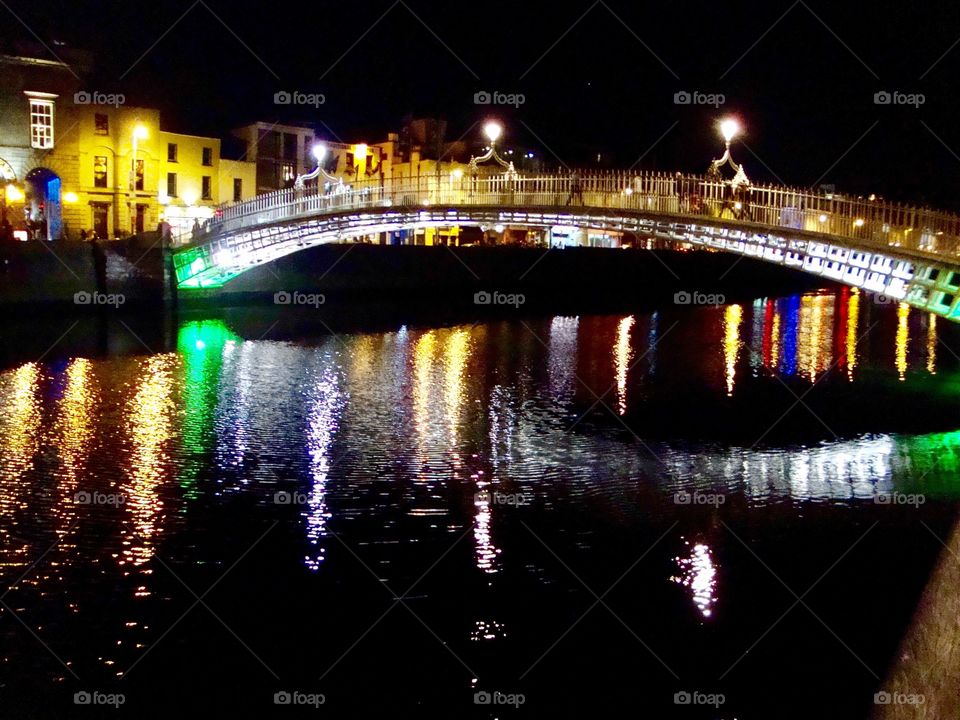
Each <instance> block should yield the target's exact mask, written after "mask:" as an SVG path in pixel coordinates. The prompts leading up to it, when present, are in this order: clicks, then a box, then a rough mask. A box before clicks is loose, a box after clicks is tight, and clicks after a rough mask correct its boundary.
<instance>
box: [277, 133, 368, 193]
mask: <svg viewBox="0 0 960 720" xmlns="http://www.w3.org/2000/svg"><path fill="white" fill-rule="evenodd" d="M364 147H366V146H364ZM310 154H311V155H313V159H314V160H316V161H317V166H316V167H315V168H314V169H313V170H311V171H310V172H308V173H307V174H305V175H297V177H296V178H295V179H294V181H293V187H294V190H296V191H297V192H303V190H304V189H305V188H306V181H307V180H313V179H314V178H318V177H320V176H321V175H323V177H324V178H325V179H326V180H327V181H328V182H331V183H336V184H338V185H341V184H342V181H341V180H340V178H336V177H334V176H333V175H331V174H330V173H328V172H327V171H326V170H324V169H323V161H324V160H325V159H326V157H327V146H326V145H324V144H323V143H321V142H318V143H315V144H314V146H313V147H312V148H310ZM321 185H322V183H320V182H319V181H318V182H317V192H318V193H319V192H320V186H321Z"/></svg>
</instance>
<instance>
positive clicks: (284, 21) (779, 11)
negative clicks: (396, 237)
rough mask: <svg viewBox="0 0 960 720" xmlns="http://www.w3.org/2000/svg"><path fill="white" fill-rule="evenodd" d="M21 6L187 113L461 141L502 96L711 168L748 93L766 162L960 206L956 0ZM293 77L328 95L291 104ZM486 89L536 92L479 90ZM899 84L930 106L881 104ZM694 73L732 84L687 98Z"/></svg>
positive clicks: (740, 153) (526, 126) (572, 161)
mask: <svg viewBox="0 0 960 720" xmlns="http://www.w3.org/2000/svg"><path fill="white" fill-rule="evenodd" d="M0 16H3V18H4V19H3V22H2V23H0V36H2V37H3V38H4V40H6V41H7V42H11V41H13V40H17V39H20V40H31V39H32V37H31V34H30V32H29V31H28V30H27V28H26V27H24V25H26V26H28V27H29V28H30V29H32V30H33V32H35V33H36V34H37V35H39V36H41V37H42V38H43V39H44V40H50V39H53V38H56V39H58V40H60V41H62V42H66V43H68V44H69V45H72V46H77V47H84V48H88V49H90V50H92V51H93V52H94V53H95V54H96V57H97V62H98V73H97V77H96V79H95V80H94V81H92V82H93V84H95V85H96V87H91V88H90V89H91V90H94V89H96V90H101V91H104V92H111V91H118V90H119V91H123V92H125V93H127V94H128V97H129V98H130V101H131V102H140V103H143V104H150V105H156V106H159V107H160V108H161V109H162V110H163V111H164V118H165V122H166V125H167V126H168V127H170V129H175V130H180V131H187V132H198V133H222V132H223V131H225V130H226V129H227V128H229V127H231V126H233V125H238V124H241V123H243V122H245V121H248V120H252V119H265V120H301V121H308V122H314V123H319V122H322V123H325V124H326V126H327V127H329V129H330V131H331V133H333V134H334V135H335V136H336V137H339V138H342V139H343V140H345V141H355V140H359V139H365V140H379V139H382V138H383V136H384V135H385V133H386V132H387V131H389V130H394V129H396V128H397V126H398V125H399V123H400V120H401V118H402V117H403V116H404V115H407V114H413V115H416V116H429V115H438V116H442V117H444V118H446V119H447V120H449V122H450V130H449V133H450V136H451V139H453V138H456V137H458V136H459V135H461V134H462V133H464V132H466V131H468V130H469V129H470V127H471V125H472V124H473V123H474V122H476V121H478V120H482V119H483V118H484V117H486V116H488V115H491V114H496V115H498V116H499V117H501V118H502V119H503V120H504V121H505V123H506V125H507V128H508V140H512V141H514V142H518V143H522V144H525V145H529V146H531V147H534V148H542V151H543V153H544V154H545V155H547V156H551V157H552V156H554V155H555V156H556V157H558V158H559V159H560V160H562V161H563V162H564V163H566V164H569V165H584V164H587V163H589V162H591V160H592V159H594V158H595V156H596V154H597V153H601V154H602V155H603V156H604V157H609V158H611V159H612V160H613V161H614V162H615V163H616V164H617V165H620V166H623V167H626V166H629V165H631V164H633V163H634V162H636V161H637V160H638V158H640V157H641V156H643V157H642V159H641V160H640V162H639V165H638V167H641V168H650V169H661V170H684V171H697V172H702V171H703V170H704V169H705V167H706V165H707V163H708V162H709V160H710V159H711V157H714V156H716V155H717V154H719V151H720V149H721V148H720V142H719V140H718V136H717V135H716V133H715V132H714V131H713V130H712V123H713V122H714V120H715V119H716V118H717V117H719V116H720V115H722V114H724V113H727V112H733V113H735V114H737V115H739V116H740V118H741V119H742V121H743V122H744V124H745V125H746V127H747V134H746V136H745V137H744V138H743V144H741V145H738V147H737V148H736V150H735V155H736V156H737V157H738V159H740V160H741V161H743V162H744V163H745V165H746V169H747V171H748V174H749V175H750V176H751V178H752V179H753V180H754V181H758V182H759V181H774V182H775V181H777V179H778V178H779V179H781V180H782V181H783V182H785V183H788V184H792V185H801V186H806V185H810V184H813V183H816V182H818V181H819V182H823V183H835V184H836V185H837V187H838V189H843V190H848V191H851V192H859V193H869V192H876V193H877V194H880V195H884V196H886V197H889V198H892V199H902V200H911V201H914V202H924V201H925V202H929V203H931V204H936V205H941V206H947V207H950V208H953V209H958V210H960V195H958V190H960V182H958V180H960V122H958V118H960V114H958V111H960V83H958V82H957V81H956V79H957V78H958V77H960V44H958V45H957V46H956V47H952V46H953V45H954V43H957V41H958V40H960V4H958V3H956V2H931V3H897V4H889V5H888V6H883V5H879V4H875V3H863V2H843V3H840V2H835V1H834V2H830V1H828V0H800V1H797V2H794V1H793V0H785V1H782V2H766V3H745V2H719V1H718V2H712V3H692V2H668V1H666V0H664V1H662V2H658V3H652V2H637V1H636V0H631V1H627V0H609V1H608V2H596V3H594V2H592V0H585V1H583V2H566V3H552V2H539V1H530V0H513V2H505V1H501V0H490V1H489V2H484V3H470V4H468V3H463V2H442V3H441V2H428V1H427V0H404V1H403V2H394V0H384V1H376V2H364V1H363V0H360V1H358V2H346V3H345V2H337V3H325V2H290V1H285V0H274V1H273V2H269V3H266V2H256V3H253V2H237V1H235V0H202V1H200V2H195V1H194V0H172V1H171V0H162V1H158V2H150V3H138V2H131V1H129V0H127V1H125V2H117V1H113V0H105V1H103V2H88V3H85V2H77V1H75V0H74V1H65V0H58V1H55V2H53V1H51V2H46V3H38V2H21V1H12V2H11V1H10V0H7V5H6V7H3V6H0ZM17 18H19V19H20V20H22V23H21V22H20V20H18V19H17ZM171 28H172V29H171ZM51 47H53V48H54V50H56V47H58V46H54V45H51ZM951 48H952V49H951ZM131 68H132V69H131ZM121 78H122V79H121ZM282 90H287V91H294V90H297V91H300V92H303V93H322V94H323V95H324V96H325V98H326V102H325V103H324V104H323V105H322V106H320V107H319V108H318V109H316V110H315V109H314V108H312V107H301V108H291V107H288V106H276V105H274V103H273V95H274V93H276V92H278V91H282ZM478 90H489V91H494V90H496V91H499V92H502V93H522V94H523V95H524V96H525V102H524V104H523V105H522V106H521V107H519V108H518V109H514V108H490V107H478V106H476V105H474V103H473V96H474V93H475V92H477V91H478ZM883 90H886V91H888V92H895V91H896V92H900V93H904V94H917V93H922V95H923V96H924V103H923V104H922V105H921V106H919V107H915V106H912V105H877V104H875V102H874V94H875V93H877V92H878V91H883ZM680 91H688V92H693V91H699V92H701V93H711V94H717V93H722V94H723V95H724V96H725V100H726V102H725V104H724V106H723V107H722V108H720V109H719V110H717V109H715V108H713V107H710V106H702V105H701V106H693V105H677V104H675V102H674V95H675V93H677V92H680ZM472 132H473V133H474V134H477V133H478V130H477V129H476V128H474V129H473V131H472ZM955 195H957V197H955Z"/></svg>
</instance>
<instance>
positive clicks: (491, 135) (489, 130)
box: [470, 120, 517, 177]
mask: <svg viewBox="0 0 960 720" xmlns="http://www.w3.org/2000/svg"><path fill="white" fill-rule="evenodd" d="M483 134H484V135H485V136H486V138H487V140H488V141H490V147H488V148H487V151H486V152H485V153H484V154H483V155H480V156H479V157H471V158H470V172H471V173H474V174H475V173H476V172H477V169H478V168H477V166H478V165H479V164H480V163H484V162H487V160H491V159H492V160H495V161H496V162H497V164H498V165H500V167H502V168H503V169H504V170H506V171H507V174H508V175H510V176H511V177H514V176H516V174H517V171H516V170H515V169H514V167H513V163H512V162H507V161H506V160H504V159H503V158H502V157H500V155H499V154H498V153H497V149H496V144H497V140H499V139H500V136H501V135H502V134H503V125H501V124H500V123H499V122H497V121H496V120H488V121H487V122H486V123H485V124H484V126H483Z"/></svg>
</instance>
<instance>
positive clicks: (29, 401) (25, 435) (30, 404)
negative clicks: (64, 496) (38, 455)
mask: <svg viewBox="0 0 960 720" xmlns="http://www.w3.org/2000/svg"><path fill="white" fill-rule="evenodd" d="M40 377H41V375H40V366H39V365H38V364H37V363H27V364H26V365H21V366H20V367H19V368H17V369H16V370H14V371H13V373H11V376H10V389H9V393H5V395H6V397H5V398H4V402H3V407H4V412H3V413H2V415H3V416H5V420H2V421H0V422H2V425H0V429H2V435H0V438H2V440H3V442H2V445H0V446H2V448H3V458H2V462H0V478H2V479H3V481H4V482H5V483H6V482H11V481H14V480H16V479H17V478H19V477H20V475H21V474H22V473H23V472H24V471H26V470H27V469H28V468H29V467H30V465H31V463H32V462H33V456H34V453H35V452H36V450H37V443H38V442H39V437H38V432H39V429H40V400H39V398H38V397H37V392H38V390H39V386H40Z"/></svg>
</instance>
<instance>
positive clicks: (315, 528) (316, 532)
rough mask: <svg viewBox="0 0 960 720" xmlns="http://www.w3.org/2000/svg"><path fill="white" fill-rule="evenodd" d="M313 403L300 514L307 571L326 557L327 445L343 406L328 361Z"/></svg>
mask: <svg viewBox="0 0 960 720" xmlns="http://www.w3.org/2000/svg"><path fill="white" fill-rule="evenodd" d="M314 397H315V405H314V407H313V409H312V411H311V412H310V416H309V418H308V419H307V452H308V453H309V455H310V476H311V485H310V495H309V496H308V497H307V505H306V509H305V511H304V512H303V513H302V515H303V517H304V518H305V519H306V522H307V540H308V541H309V543H310V544H311V545H312V546H313V547H314V549H313V550H312V551H311V552H310V553H309V554H307V555H306V557H305V558H304V564H305V565H306V566H307V567H308V568H309V569H310V570H314V571H316V570H319V569H320V565H321V563H322V562H323V561H324V559H325V553H326V548H325V547H323V546H322V545H321V544H320V539H321V538H324V537H326V534H327V520H328V519H329V518H330V513H329V512H327V478H328V477H329V474H330V446H331V445H332V444H333V438H334V435H335V434H336V432H337V427H338V424H339V418H340V411H341V409H342V407H343V394H342V393H341V392H340V388H339V382H338V380H337V375H336V369H335V368H334V367H333V366H332V365H330V364H328V365H327V366H326V367H325V368H324V369H323V372H322V373H321V375H320V377H319V378H318V380H317V382H316V386H315V388H314Z"/></svg>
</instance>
